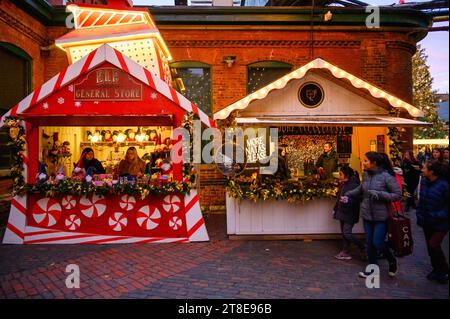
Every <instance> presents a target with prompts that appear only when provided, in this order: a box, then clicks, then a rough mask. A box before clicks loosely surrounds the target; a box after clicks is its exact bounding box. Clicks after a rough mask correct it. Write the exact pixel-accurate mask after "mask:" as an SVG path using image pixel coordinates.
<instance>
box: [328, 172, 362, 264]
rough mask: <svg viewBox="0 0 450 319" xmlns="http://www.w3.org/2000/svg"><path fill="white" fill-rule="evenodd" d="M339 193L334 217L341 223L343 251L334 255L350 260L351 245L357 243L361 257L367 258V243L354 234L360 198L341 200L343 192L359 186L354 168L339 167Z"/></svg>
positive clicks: (340, 258) (337, 257)
mask: <svg viewBox="0 0 450 319" xmlns="http://www.w3.org/2000/svg"><path fill="white" fill-rule="evenodd" d="M339 181H340V187H339V194H338V200H337V202H336V205H335V206H334V218H335V219H337V220H339V222H340V224H341V232H342V238H343V247H342V251H341V252H340V253H339V254H337V255H336V256H334V257H335V258H336V259H339V260H350V259H352V257H351V256H350V246H351V244H352V243H353V244H355V245H356V246H357V247H358V248H359V250H360V253H361V258H362V259H365V255H366V253H365V245H364V243H363V242H362V241H360V240H359V239H357V238H355V237H354V236H353V234H352V229H353V226H354V225H355V224H356V223H357V222H358V220H359V204H360V203H359V200H358V199H357V198H348V200H347V201H341V200H339V198H340V197H341V194H345V193H346V192H348V191H351V190H353V189H355V188H357V187H358V186H359V179H357V178H356V177H355V172H354V170H353V169H352V168H351V167H349V166H343V167H341V168H340V169H339Z"/></svg>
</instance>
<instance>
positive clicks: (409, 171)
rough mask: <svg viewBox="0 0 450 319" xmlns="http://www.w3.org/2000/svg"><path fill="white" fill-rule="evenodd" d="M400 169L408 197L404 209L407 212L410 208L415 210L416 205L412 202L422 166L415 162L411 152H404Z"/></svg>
mask: <svg viewBox="0 0 450 319" xmlns="http://www.w3.org/2000/svg"><path fill="white" fill-rule="evenodd" d="M401 168H402V171H403V179H404V180H405V183H406V187H407V189H408V193H409V195H410V196H409V197H408V202H407V204H406V209H405V210H406V211H408V210H409V209H410V208H416V204H415V202H414V192H415V191H416V188H417V185H419V179H420V171H421V169H422V165H421V164H420V163H419V161H418V160H416V158H415V157H414V153H413V152H412V151H406V152H404V153H403V158H402V167H401Z"/></svg>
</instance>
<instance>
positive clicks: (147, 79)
mask: <svg viewBox="0 0 450 319" xmlns="http://www.w3.org/2000/svg"><path fill="white" fill-rule="evenodd" d="M105 61H107V62H109V63H111V64H113V65H114V66H116V67H118V68H120V69H122V70H124V71H125V72H127V73H129V74H130V75H132V76H133V77H135V78H136V79H138V80H140V81H142V82H143V83H145V84H146V85H149V86H150V87H152V88H153V89H155V90H156V91H158V92H159V93H160V94H162V95H164V96H165V97H166V98H168V99H169V100H171V101H173V102H174V103H176V104H177V105H179V106H180V107H181V108H183V109H184V110H185V111H186V112H194V113H195V114H197V115H198V116H199V118H200V120H201V121H202V122H203V123H204V124H205V125H206V126H207V127H215V123H214V120H212V119H211V118H210V117H209V116H208V115H206V114H205V113H204V112H203V111H202V110H200V109H199V108H198V107H197V106H196V105H195V104H194V103H192V102H191V101H189V100H188V99H187V98H185V97H184V96H183V95H182V94H180V93H179V92H177V91H176V90H175V89H174V88H172V87H171V86H170V85H168V84H167V83H166V82H164V81H163V80H161V79H160V78H158V77H156V76H153V75H152V74H151V72H150V71H149V70H147V69H146V68H144V67H143V66H141V65H139V64H138V63H136V62H134V61H133V60H131V59H130V58H128V57H127V56H125V55H123V54H122V53H120V52H119V51H117V50H115V49H114V48H112V47H111V46H109V45H108V44H104V45H102V46H100V47H99V48H97V49H96V50H94V51H92V52H91V53H89V54H88V55H86V56H84V57H83V58H82V59H80V60H79V61H77V62H75V63H74V64H71V65H69V66H68V67H66V68H65V69H64V70H62V71H61V72H60V73H58V74H56V75H55V76H54V77H52V78H51V79H50V80H48V81H47V82H45V83H44V84H43V85H41V86H40V87H38V88H37V89H36V90H35V91H34V92H32V93H31V94H29V95H28V96H27V97H25V98H24V99H23V100H22V101H20V102H19V103H17V104H16V105H15V106H14V107H13V108H12V109H10V110H9V111H8V112H6V113H5V114H4V115H3V116H2V119H1V124H0V125H1V126H3V125H4V119H5V118H6V117H7V116H16V115H20V114H22V113H23V112H25V111H26V110H28V109H29V108H30V107H32V106H34V105H36V104H37V103H39V102H40V101H42V100H43V99H45V98H46V97H48V96H49V95H51V94H52V93H53V92H55V91H57V90H59V89H60V88H62V87H63V86H66V85H68V84H69V83H71V82H72V81H73V80H75V79H76V78H78V77H79V76H80V75H82V74H85V73H87V72H88V71H90V70H92V69H93V68H95V67H96V66H98V65H100V64H101V63H104V62H105Z"/></svg>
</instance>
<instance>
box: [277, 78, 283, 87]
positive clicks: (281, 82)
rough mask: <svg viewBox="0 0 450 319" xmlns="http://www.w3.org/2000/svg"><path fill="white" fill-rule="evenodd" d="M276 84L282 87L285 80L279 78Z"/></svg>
mask: <svg viewBox="0 0 450 319" xmlns="http://www.w3.org/2000/svg"><path fill="white" fill-rule="evenodd" d="M275 84H276V86H278V87H280V86H282V85H283V81H281V80H278V81H277V82H275Z"/></svg>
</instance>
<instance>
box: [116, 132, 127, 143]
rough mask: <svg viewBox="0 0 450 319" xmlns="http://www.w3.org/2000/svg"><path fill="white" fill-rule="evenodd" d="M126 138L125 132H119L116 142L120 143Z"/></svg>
mask: <svg viewBox="0 0 450 319" xmlns="http://www.w3.org/2000/svg"><path fill="white" fill-rule="evenodd" d="M126 138H127V136H126V135H125V134H123V133H119V135H117V142H119V143H122V142H123V141H125V139H126Z"/></svg>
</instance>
